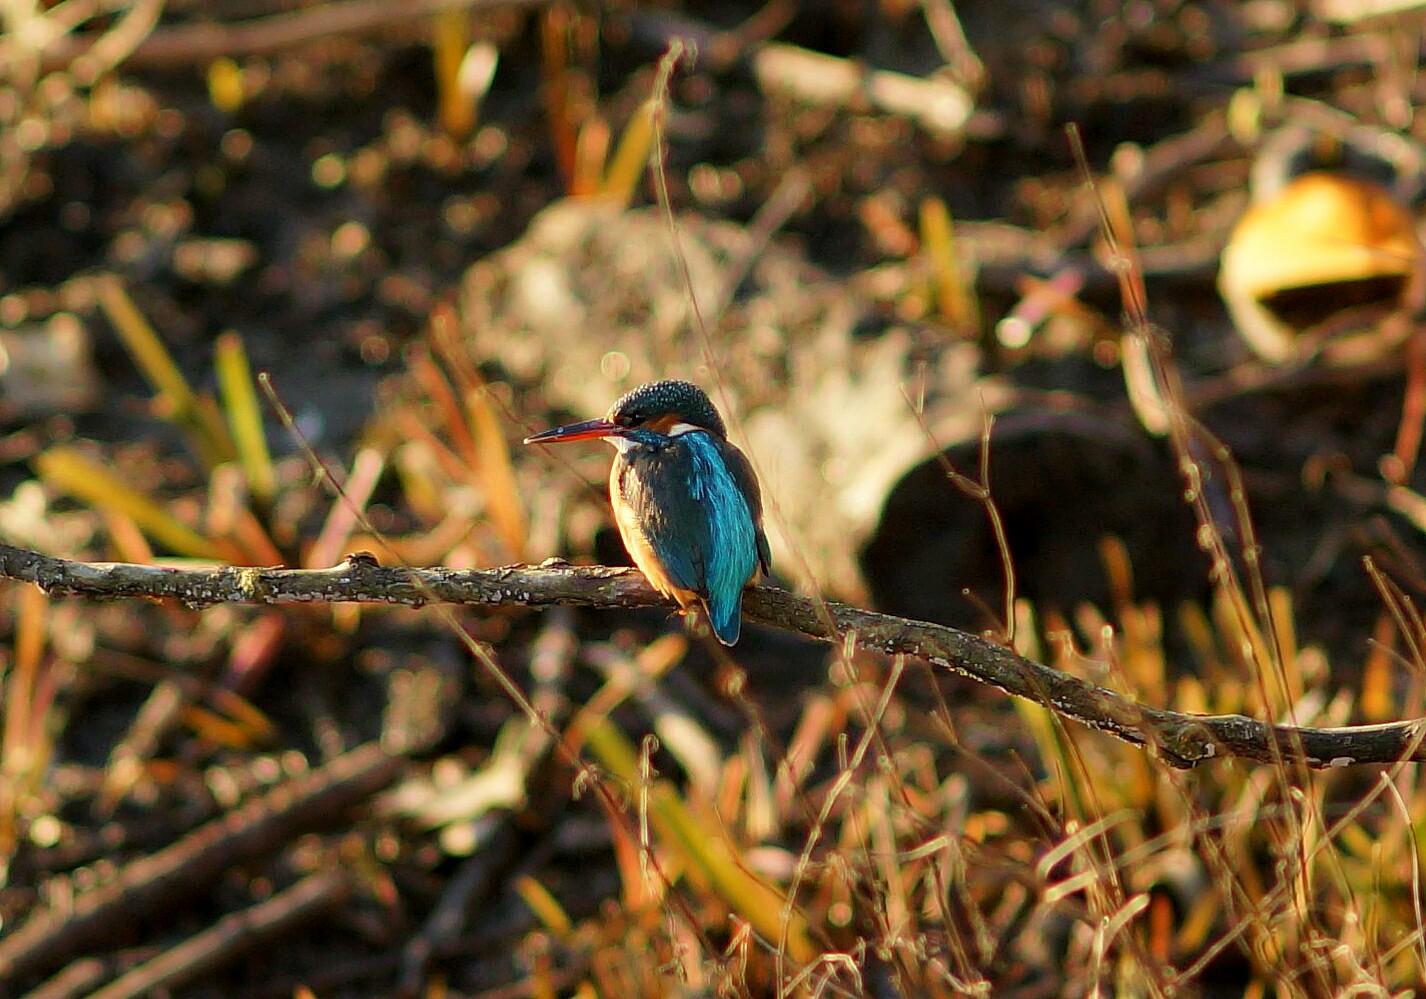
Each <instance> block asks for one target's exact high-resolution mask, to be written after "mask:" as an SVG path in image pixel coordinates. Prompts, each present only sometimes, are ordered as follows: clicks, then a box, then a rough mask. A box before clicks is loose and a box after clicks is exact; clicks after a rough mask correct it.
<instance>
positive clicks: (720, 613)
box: [703, 594, 743, 645]
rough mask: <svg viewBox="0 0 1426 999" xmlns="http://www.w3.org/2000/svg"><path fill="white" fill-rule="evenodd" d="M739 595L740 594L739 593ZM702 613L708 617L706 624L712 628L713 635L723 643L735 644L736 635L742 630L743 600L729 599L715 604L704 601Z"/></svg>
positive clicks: (736, 642) (736, 641) (736, 640)
mask: <svg viewBox="0 0 1426 999" xmlns="http://www.w3.org/2000/svg"><path fill="white" fill-rule="evenodd" d="M739 596H740V597H741V596H742V594H739ZM703 611H704V615H705V616H706V617H707V618H708V626H709V627H710V628H712V629H713V635H714V637H716V638H717V639H718V641H720V642H722V643H723V644H724V645H737V644H738V636H739V635H740V634H742V630H743V601H742V600H741V599H739V600H731V601H727V602H725V603H723V605H722V606H716V605H715V604H713V603H710V602H708V601H704V603H703Z"/></svg>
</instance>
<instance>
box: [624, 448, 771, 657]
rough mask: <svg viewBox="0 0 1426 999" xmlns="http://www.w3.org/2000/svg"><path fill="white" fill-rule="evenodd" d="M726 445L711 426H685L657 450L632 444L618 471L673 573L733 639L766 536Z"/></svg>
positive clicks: (728, 640) (719, 631) (643, 529)
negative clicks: (706, 428) (687, 430)
mask: <svg viewBox="0 0 1426 999" xmlns="http://www.w3.org/2000/svg"><path fill="white" fill-rule="evenodd" d="M725 448H727V449H731V448H732V446H731V445H724V444H722V442H720V441H717V440H716V439H714V438H712V437H710V436H709V435H708V434H706V433H701V432H696V433H687V434H681V435H680V436H679V437H677V438H675V440H674V441H673V443H671V444H669V445H668V446H666V447H663V448H660V449H658V450H645V449H643V448H637V449H633V450H631V451H630V452H629V454H628V455H627V456H625V461H626V463H627V464H626V469H625V471H624V473H623V474H621V475H620V477H619V479H620V488H621V489H622V490H623V492H624V499H625V500H626V502H627V503H628V505H629V507H630V508H631V509H633V510H634V511H636V512H637V516H638V524H639V529H640V533H641V534H642V535H643V536H644V538H645V539H646V540H647V541H648V544H649V547H650V548H652V549H653V551H654V554H655V555H657V557H658V559H659V563H660V565H661V566H662V568H663V570H664V571H665V572H666V573H667V574H668V576H669V579H670V580H671V581H672V582H673V583H675V584H676V585H678V586H680V587H682V588H683V589H687V590H692V591H693V592H694V593H697V594H698V595H699V596H700V597H701V598H702V599H703V602H704V605H705V606H706V607H707V610H708V618H709V623H710V624H711V625H712V628H713V633H714V634H715V635H717V636H718V640H719V641H721V642H722V643H723V644H725V645H732V644H733V643H734V642H736V641H737V640H738V635H739V632H740V631H741V624H742V617H741V615H742V601H743V587H744V586H746V585H747V583H748V580H750V579H752V577H753V575H754V573H756V572H757V569H758V564H759V562H760V561H761V560H762V555H763V550H764V548H765V546H766V541H764V540H762V538H761V531H760V530H759V529H758V526H757V523H756V520H755V512H754V509H753V508H752V507H750V506H749V500H748V499H747V498H745V496H744V494H743V491H742V489H741V488H740V481H739V477H738V476H737V475H735V474H734V472H733V471H732V470H731V469H730V466H729V463H728V461H727V460H726V459H725V457H724V454H723V451H724V449H725ZM735 453H736V452H735ZM737 457H738V458H740V459H741V457H742V456H741V455H738V456H737ZM754 502H756V499H755V498H754Z"/></svg>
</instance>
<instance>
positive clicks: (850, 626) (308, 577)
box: [0, 545, 1426, 769]
mask: <svg viewBox="0 0 1426 999" xmlns="http://www.w3.org/2000/svg"><path fill="white" fill-rule="evenodd" d="M0 577H8V578H11V579H17V580H23V581H26V582H30V583H34V584H35V585H37V586H39V587H40V588H42V589H43V590H45V591H46V592H47V593H49V594H51V595H53V596H82V597H88V598H94V599H111V600H112V599H172V600H177V601H180V602H182V603H184V604H186V605H188V606H191V607H203V606H207V605H210V604H217V603H249V604H290V603H334V602H359V603H388V604H401V605H407V606H422V605H425V604H428V603H453V604H473V605H485V606H525V607H548V606H554V605H569V606H580V607H595V608H608V609H613V608H630V607H648V606H656V605H660V604H662V603H663V602H664V601H663V599H662V598H661V597H660V596H659V595H658V594H657V593H656V592H655V591H654V590H653V588H652V587H650V586H649V584H648V582H647V581H646V580H645V579H644V577H643V576H642V575H641V574H640V573H639V572H638V571H637V570H634V569H624V568H611V567H608V566H576V565H571V564H569V563H567V562H563V561H559V560H551V561H548V562H545V563H542V564H541V565H534V566H532V565H510V566H501V567H498V568H493V569H463V570H456V569H444V568H431V569H408V568H405V567H398V566H383V565H381V564H380V563H378V562H377V560H376V559H375V558H373V557H372V556H370V555H366V554H358V555H351V556H348V558H347V559H346V560H345V561H343V562H342V563H341V564H339V565H336V566H333V567H331V568H329V569H265V568H250V567H227V566H224V567H216V568H197V569H174V568H166V567H160V566H150V565H134V564H129V563H118V562H74V561H69V560H65V559H58V558H53V557H51V556H47V555H42V554H40V553H38V552H33V551H28V550H25V549H21V548H14V547H11V546H9V545H0ZM743 609H744V612H745V614H746V615H747V617H748V618H749V619H750V620H753V621H757V622H759V623H761V624H766V625H771V626H773V627H777V628H783V629H786V630H788V631H795V632H798V633H800V634H803V635H806V636H808V637H810V638H815V639H821V640H825V641H841V640H844V638H845V637H846V636H848V635H851V636H852V637H853V639H854V641H855V642H856V644H857V645H858V646H859V647H861V648H864V649H869V650H873V651H878V652H885V653H889V654H892V655H908V656H916V657H919V658H922V659H925V660H927V661H929V662H931V663H933V664H935V665H937V666H940V667H942V668H944V669H948V670H951V671H953V672H956V673H960V674H962V675H964V676H967V677H970V678H971V679H974V680H978V681H980V682H982V683H988V684H992V685H994V686H996V687H999V688H1000V689H1002V690H1004V691H1006V692H1007V693H1010V694H1013V695H1014V696H1016V697H1023V698H1026V699H1028V700H1031V701H1034V702H1036V703H1039V704H1043V705H1045V706H1047V707H1048V708H1050V709H1051V710H1052V711H1054V712H1055V713H1056V714H1058V715H1060V716H1062V717H1065V718H1070V719H1073V720H1075V721H1077V722H1080V723H1082V724H1084V725H1088V726H1090V727H1092V728H1097V729H1100V730H1102V731H1105V732H1108V733H1110V734H1111V735H1114V736H1117V737H1118V738H1120V739H1123V740H1125V741H1127V742H1130V743H1133V744H1135V745H1140V746H1145V747H1148V748H1150V749H1152V750H1153V751H1154V752H1155V753H1156V754H1157V755H1158V756H1159V757H1160V758H1161V759H1163V760H1164V761H1165V762H1167V763H1169V764H1171V765H1172V766H1175V767H1179V768H1183V769H1188V768H1191V767H1195V766H1197V765H1199V764H1201V763H1204V762H1207V761H1209V760H1214V759H1219V758H1223V757H1237V758H1241V759H1247V760H1254V761H1259V762H1265V763H1266V762H1288V763H1298V764H1302V765H1306V766H1309V767H1317V768H1325V767H1344V766H1355V765H1359V764H1367V763H1393V762H1397V761H1401V760H1426V747H1423V741H1426V719H1416V720H1411V721H1401V722H1392V723H1387V724H1382V725H1359V726H1351V727H1346V728H1308V727H1296V726H1286V725H1273V724H1270V723H1267V722H1263V721H1259V720H1256V719H1253V718H1249V717H1246V716H1244V715H1194V714H1185V713H1182V712H1177V711H1168V710H1165V709H1162V708H1155V707H1150V706H1148V705H1144V704H1139V703H1137V702H1135V701H1133V700H1131V699H1129V698H1127V697H1125V696H1123V695H1122V694H1118V693H1116V692H1114V691H1112V690H1109V689H1107V688H1105V687H1101V686H1099V685H1097V684H1094V683H1091V682H1090V681H1088V680H1084V679H1082V678H1080V677H1077V676H1073V675H1071V674H1069V673H1064V672H1061V671H1059V670H1056V669H1052V668H1050V667H1049V666H1046V665H1044V664H1042V663H1038V662H1035V661H1034V660H1031V659H1027V658H1025V657H1023V656H1020V655H1018V654H1017V653H1015V652H1014V651H1013V650H1011V649H1008V648H1006V647H1004V646H1002V645H999V644H997V643H995V642H992V641H990V640H988V639H986V638H983V637H981V636H979V635H973V634H970V633H968V632H963V631H957V630H956V629H954V628H948V627H945V626H942V625H937V624H929V623H926V622H923V621H912V620H908V619H906V618H899V617H893V616H891V615H888V614H877V613H874V612H872V611H865V610H859V609H857V608H855V607H848V606H845V605H842V604H835V603H825V604H823V603H815V602H813V601H811V600H808V599H806V598H803V597H799V596H797V595H795V594H792V593H788V592H787V591H785V590H779V589H775V588H773V587H767V586H759V587H754V588H752V589H750V590H748V591H747V593H746V595H745V596H744V600H743Z"/></svg>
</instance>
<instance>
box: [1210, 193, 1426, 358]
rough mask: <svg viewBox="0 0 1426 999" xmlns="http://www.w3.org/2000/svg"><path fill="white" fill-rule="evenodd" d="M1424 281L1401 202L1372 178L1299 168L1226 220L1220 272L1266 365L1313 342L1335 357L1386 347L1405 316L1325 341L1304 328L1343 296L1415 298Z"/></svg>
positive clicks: (1308, 351) (1238, 318)
mask: <svg viewBox="0 0 1426 999" xmlns="http://www.w3.org/2000/svg"><path fill="white" fill-rule="evenodd" d="M1424 284H1426V282H1423V251H1422V247H1421V241H1420V239H1419V238H1418V237H1417V235H1416V228H1415V222H1414V220H1413V218H1412V216H1411V213H1410V212H1409V211H1407V209H1406V207H1405V206H1404V205H1402V204H1401V203H1400V202H1399V201H1397V200H1396V199H1395V198H1394V197H1393V196H1392V195H1391V194H1390V193H1389V192H1387V191H1386V190H1384V189H1383V188H1381V187H1378V186H1376V185H1375V184H1372V183H1370V182H1367V181H1364V180H1358V179H1356V178H1353V177H1348V176H1345V175H1342V174H1335V173H1329V172H1325V171H1323V172H1314V173H1308V174H1303V175H1302V176H1300V177H1297V178H1296V179H1294V180H1293V181H1291V182H1290V183H1288V184H1287V185H1286V186H1285V187H1284V188H1283V189H1282V190H1281V191H1279V192H1278V193H1277V194H1276V195H1274V196H1273V197H1272V198H1270V199H1268V200H1266V201H1263V202H1260V203H1259V204H1256V205H1253V206H1252V207H1251V208H1249V209H1248V211H1247V212H1245V213H1244V214H1243V217H1242V218H1241V219H1239V220H1238V224H1237V225H1236V226H1235V227H1234V228H1233V232H1232V235H1231V236H1230V237H1229V239H1228V245H1227V247H1225V248H1224V250H1223V258H1222V263H1221V267H1220V270H1219V274H1218V290H1219V293H1220V294H1222V296H1223V300H1224V302H1226V303H1227V305H1228V310H1229V312H1230V313H1232V316H1233V319H1234V322H1235V323H1236V324H1237V327H1238V332H1239V333H1240V334H1241V335H1242V337H1243V339H1244V340H1246V341H1247V343H1248V346H1249V347H1251V348H1252V349H1253V350H1254V352H1256V353H1257V354H1258V356H1259V357H1261V358H1262V359H1263V360H1265V361H1268V362H1269V363H1273V364H1282V363H1285V362H1288V361H1296V360H1304V359H1306V358H1308V357H1310V356H1312V355H1313V354H1315V353H1317V352H1318V351H1319V350H1321V351H1322V352H1323V353H1324V354H1326V355H1328V359H1329V360H1338V361H1350V360H1366V359H1370V358H1371V357H1373V356H1377V355H1380V354H1381V353H1384V352H1386V351H1388V350H1390V349H1391V348H1392V347H1394V346H1396V345H1397V344H1398V343H1399V342H1400V340H1401V339H1403V338H1404V337H1405V335H1406V334H1407V333H1408V332H1409V331H1410V326H1409V324H1406V323H1394V324H1393V323H1380V324H1378V323H1375V322H1374V323H1369V324H1368V327H1367V329H1365V330H1364V331H1360V332H1357V333H1356V334H1355V335H1351V336H1346V337H1343V338H1340V339H1333V340H1332V341H1331V342H1330V343H1325V342H1324V340H1323V339H1322V338H1319V337H1311V336H1307V337H1304V336H1303V335H1302V334H1303V330H1304V329H1305V328H1308V327H1316V326H1317V325H1318V324H1319V323H1320V322H1321V321H1323V320H1325V319H1327V318H1328V317H1329V316H1330V315H1332V314H1333V313H1335V312H1336V311H1337V310H1338V309H1339V308H1341V307H1342V306H1343V304H1344V303H1345V304H1353V305H1361V304H1369V303H1385V304H1387V305H1389V306H1390V307H1392V308H1399V307H1401V306H1405V305H1409V304H1413V303H1419V300H1420V298H1421V296H1422V290H1423V285H1424ZM1318 289H1321V291H1320V294H1318V293H1317V290H1318ZM1300 293H1307V294H1309V295H1310V296H1312V297H1309V298H1305V299H1303V298H1300ZM1324 296H1325V297H1324ZM1285 306H1289V308H1284V307H1285ZM1289 313H1290V314H1291V315H1289ZM1294 320H1296V321H1294ZM1304 320H1305V321H1304Z"/></svg>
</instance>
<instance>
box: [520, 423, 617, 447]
mask: <svg viewBox="0 0 1426 999" xmlns="http://www.w3.org/2000/svg"><path fill="white" fill-rule="evenodd" d="M623 433H624V428H623V427H621V426H619V424H617V423H610V422H609V421H608V420H585V421H584V422H583V423H571V424H569V425H568V426H563V427H555V428H554V429H553V430H546V431H544V432H543V433H538V434H535V435H534V436H533V437H526V438H525V443H526V444H563V443H565V442H566V441H587V440H590V439H592V438H595V437H618V436H620V435H622V434H623Z"/></svg>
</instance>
